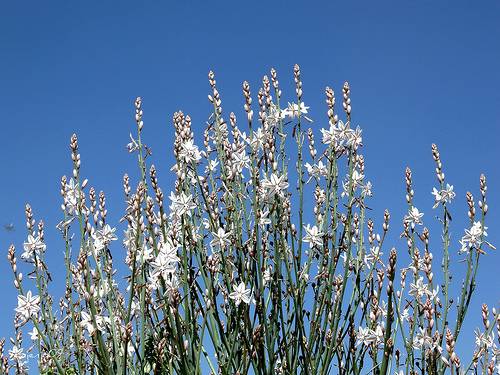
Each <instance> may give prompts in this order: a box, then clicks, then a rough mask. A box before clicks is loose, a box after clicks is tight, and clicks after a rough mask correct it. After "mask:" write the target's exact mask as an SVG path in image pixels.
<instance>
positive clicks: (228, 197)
mask: <svg viewBox="0 0 500 375" xmlns="http://www.w3.org/2000/svg"><path fill="white" fill-rule="evenodd" d="M293 76H294V81H295V99H294V102H293V103H288V105H287V106H283V108H282V98H281V97H282V93H281V90H280V86H279V82H278V78H277V73H276V71H275V70H274V69H272V70H271V74H270V76H269V77H268V76H265V77H264V78H263V80H262V87H261V88H260V89H259V90H258V93H257V105H255V103H253V98H252V95H251V92H250V86H249V84H248V83H247V82H244V83H243V97H244V102H245V103H244V111H245V113H246V118H245V120H244V121H243V122H244V123H245V126H244V127H245V130H242V129H243V127H240V126H239V125H238V124H237V121H236V116H235V115H234V113H231V114H229V116H228V117H227V120H228V121H227V120H226V116H225V114H224V112H223V109H222V101H221V97H220V94H219V92H218V90H217V86H216V81H215V76H214V73H213V72H210V73H209V76H208V78H209V84H210V95H209V96H208V99H209V101H210V103H211V105H212V107H213V110H212V114H211V115H210V117H209V118H208V121H207V126H206V128H205V131H204V134H203V140H202V142H203V147H202V148H200V147H199V146H198V145H197V144H196V141H195V137H194V133H193V130H192V124H191V119H190V117H189V116H188V115H185V114H184V113H182V112H176V113H175V114H174V116H173V124H174V127H175V141H174V145H173V153H174V156H175V165H174V166H173V167H172V171H173V173H174V174H175V185H174V186H173V190H172V191H171V192H170V194H169V196H168V198H165V196H164V193H163V190H162V189H161V187H160V184H159V182H158V177H157V170H156V168H155V166H154V165H151V164H150V163H149V160H150V158H148V156H149V154H150V150H149V148H147V146H146V145H145V144H144V143H143V139H142V138H143V130H144V122H143V107H142V100H141V98H137V100H136V101H135V121H136V124H137V128H136V130H137V131H136V133H135V135H130V143H129V144H128V145H127V148H128V151H129V152H130V153H131V154H133V155H136V156H137V160H138V168H139V172H140V173H139V177H138V179H137V181H135V182H134V181H132V179H131V178H130V177H129V176H128V175H125V176H124V178H123V190H124V196H125V201H126V209H125V212H124V214H123V217H122V222H123V223H124V225H126V229H125V231H124V233H123V236H121V237H122V238H121V242H122V243H123V247H124V249H125V250H124V252H125V257H124V258H125V265H126V267H123V268H125V269H126V271H127V275H126V278H125V282H123V281H121V279H120V276H119V275H120V272H119V271H118V270H117V268H115V264H114V263H115V262H116V259H118V258H119V257H117V256H116V249H115V246H114V245H112V243H113V242H114V241H117V240H118V234H117V233H116V229H115V228H114V227H113V226H112V225H111V224H110V223H109V222H108V218H107V206H106V198H105V195H104V193H103V192H100V193H97V191H96V190H95V189H94V188H93V187H90V188H89V184H88V180H87V179H84V178H83V177H82V175H81V168H80V167H81V161H80V154H79V145H78V140H77V137H76V135H73V136H72V137H71V141H70V151H71V159H72V162H73V170H72V174H71V176H70V177H69V178H68V177H66V176H64V177H62V179H61V185H60V186H61V198H62V205H61V208H62V213H63V218H62V220H61V222H60V223H59V224H58V225H57V228H58V230H59V231H60V232H61V235H62V239H63V241H64V246H65V257H64V261H65V264H66V275H65V294H64V296H62V297H61V298H60V299H59V301H57V302H56V301H54V298H53V297H52V295H51V294H50V292H49V285H50V283H51V281H52V276H51V274H50V273H49V270H48V268H47V266H46V262H45V252H46V244H45V239H44V230H45V228H44V223H43V222H42V221H39V222H37V221H36V220H35V219H34V215H33V212H32V209H31V207H30V206H29V205H27V206H26V226H27V239H26V242H25V243H24V245H23V250H24V251H23V252H22V253H21V255H20V259H21V261H22V263H26V264H23V265H22V267H18V253H16V250H15V248H14V246H13V245H12V246H11V247H10V248H9V251H8V260H9V262H10V264H11V266H12V271H13V275H14V285H15V287H16V288H17V290H18V306H17V308H16V309H15V319H14V326H15V335H14V337H13V338H11V339H10V341H11V344H10V345H8V347H6V345H5V341H2V342H1V345H0V355H1V359H2V361H1V366H0V373H2V374H3V373H8V372H9V371H15V372H16V373H26V372H27V366H28V362H30V361H28V359H27V358H28V357H27V355H28V353H34V357H35V358H36V362H37V366H38V368H39V371H40V372H41V373H64V374H82V373H95V374H127V373H129V374H145V373H148V374H150V373H151V374H173V373H175V374H199V373H209V372H210V373H213V374H247V373H254V374H296V373H302V374H329V373H338V374H366V373H372V372H373V373H376V374H387V373H397V374H402V373H404V374H424V373H425V374H444V373H451V374H462V373H467V372H476V373H477V372H482V373H484V374H492V373H493V372H495V371H496V372H498V371H500V360H499V358H500V350H499V348H500V346H499V341H498V339H499V333H500V332H499V331H500V315H499V311H498V310H496V309H495V308H492V309H490V308H489V307H488V306H486V305H483V306H482V308H481V313H482V319H483V327H482V328H481V329H480V330H478V331H477V332H476V334H475V337H476V347H475V351H474V352H473V354H472V355H471V356H470V358H460V357H459V356H458V354H457V353H456V351H455V347H456V341H457V340H458V339H459V337H461V336H460V334H461V333H462V325H463V322H464V319H465V316H466V313H467V312H468V309H469V305H470V301H471V297H472V295H473V292H474V290H475V288H476V282H475V280H476V276H477V272H478V266H479V261H480V259H481V258H482V257H483V256H485V253H487V252H488V250H489V249H494V247H493V245H491V244H490V243H489V242H488V241H487V240H486V237H487V232H486V230H487V227H486V226H485V218H486V215H487V213H488V204H487V201H486V192H487V186H486V179H485V177H484V175H481V177H480V186H479V199H475V198H474V197H473V196H472V194H471V193H467V196H466V202H467V205H468V215H469V219H470V226H469V227H468V228H467V229H466V230H465V234H464V235H463V237H462V238H461V239H460V241H458V239H457V240H452V239H451V235H450V225H451V213H450V204H451V202H452V200H453V199H454V198H455V193H454V191H453V186H451V185H449V184H448V182H447V181H446V179H445V175H444V172H443V166H442V162H441V157H440V154H439V151H438V148H437V146H435V145H432V157H433V159H434V161H435V165H436V177H437V187H435V188H434V190H433V192H432V194H433V195H434V197H435V205H434V207H433V208H434V209H436V210H438V211H439V214H438V215H439V216H440V225H441V228H442V232H441V233H439V234H438V235H436V238H438V240H436V241H434V242H432V245H431V242H430V231H429V230H428V229H427V228H426V227H425V226H424V225H423V224H424V223H423V213H421V212H420V210H419V209H418V208H417V207H415V205H414V190H413V182H412V172H411V170H410V169H409V168H407V169H406V172H405V176H404V177H405V181H406V203H407V206H408V212H407V214H406V215H405V216H404V218H403V220H402V221H401V222H396V224H393V223H392V222H391V215H390V214H389V212H388V211H387V210H386V211H385V212H384V213H381V214H380V219H381V222H380V224H378V225H376V224H375V221H374V220H373V219H372V218H371V217H370V215H372V214H373V212H371V211H370V210H369V207H368V206H367V204H368V203H367V202H368V200H369V198H370V197H371V195H372V185H371V183H370V182H369V181H368V180H367V178H366V176H365V159H364V157H363V155H362V153H361V150H362V132H361V129H360V128H359V127H354V126H353V125H352V119H351V110H352V104H351V89H350V86H349V84H348V83H347V82H346V83H345V84H344V86H343V87H342V94H341V101H342V103H341V107H342V109H343V112H344V115H345V117H344V120H341V119H340V118H339V114H340V113H341V112H342V111H337V110H336V109H335V102H336V97H335V95H334V91H333V90H332V89H331V88H328V87H327V88H326V90H325V94H326V110H327V118H328V126H327V127H326V128H324V129H321V138H320V140H321V141H320V142H316V139H315V137H316V136H318V134H316V132H315V129H314V128H307V125H308V124H309V123H311V122H312V120H311V119H310V118H309V117H308V109H309V107H307V106H306V105H305V103H304V100H303V92H302V80H301V71H300V68H299V66H298V65H296V66H295V67H294V71H293ZM254 109H255V110H256V111H257V112H258V113H257V115H254ZM317 143H319V144H320V147H317ZM390 225H391V227H392V226H396V227H398V226H401V228H402V229H401V230H402V233H401V237H402V238H403V239H404V242H405V245H403V248H400V249H398V250H396V248H394V247H392V246H390V245H387V244H386V242H388V241H387V234H388V231H389V226H390ZM398 232H399V230H398ZM112 253H114V254H115V256H113V257H112ZM434 254H436V255H437V258H438V259H436V257H435V255H434ZM452 254H453V255H458V256H459V257H460V258H461V259H463V260H464V262H463V265H464V267H465V273H464V274H465V278H464V280H463V284H462V285H461V289H460V290H461V294H460V297H459V299H458V300H455V301H454V300H452V298H451V297H450V286H451V262H450V257H451V255H452ZM436 261H439V262H440V264H439V265H438V266H436V264H435V263H436ZM439 266H440V267H441V270H440V271H438V272H437V274H438V275H439V277H435V269H436V267H439ZM21 268H23V269H24V268H27V269H28V270H27V271H26V272H27V275H28V276H27V277H24V276H23V275H24V274H23V273H22V272H21V270H20V269H21ZM118 268H119V267H118ZM438 269H439V268H438ZM122 276H123V275H122ZM54 278H55V279H60V278H61V277H60V275H56V276H54ZM33 290H36V291H33ZM28 329H31V331H30V332H29V333H28V332H27V331H28ZM26 334H28V335H29V337H26ZM4 350H6V351H8V353H4ZM34 360H35V359H33V361H34ZM468 361H469V362H468Z"/></svg>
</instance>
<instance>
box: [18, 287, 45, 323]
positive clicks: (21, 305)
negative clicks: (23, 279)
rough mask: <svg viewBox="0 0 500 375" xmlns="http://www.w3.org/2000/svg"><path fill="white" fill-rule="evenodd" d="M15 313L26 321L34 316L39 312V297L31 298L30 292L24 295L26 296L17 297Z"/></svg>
mask: <svg viewBox="0 0 500 375" xmlns="http://www.w3.org/2000/svg"><path fill="white" fill-rule="evenodd" d="M15 311H16V312H17V313H18V314H19V315H21V316H22V317H23V318H24V319H26V320H28V319H29V318H31V317H32V316H36V315H37V314H38V311H40V296H33V294H32V293H31V290H29V291H28V293H26V296H23V295H18V296H17V307H16V309H15Z"/></svg>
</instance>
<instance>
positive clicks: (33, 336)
mask: <svg viewBox="0 0 500 375" xmlns="http://www.w3.org/2000/svg"><path fill="white" fill-rule="evenodd" d="M28 334H29V335H30V338H31V339H32V340H33V341H36V340H38V338H39V337H40V336H39V335H38V330H37V329H36V327H33V329H32V330H31V332H28Z"/></svg>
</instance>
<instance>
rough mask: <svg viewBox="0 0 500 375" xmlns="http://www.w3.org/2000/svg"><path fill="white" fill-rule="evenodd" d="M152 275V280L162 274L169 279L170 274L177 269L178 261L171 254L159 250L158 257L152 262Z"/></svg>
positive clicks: (155, 279) (164, 278) (165, 278)
mask: <svg viewBox="0 0 500 375" xmlns="http://www.w3.org/2000/svg"><path fill="white" fill-rule="evenodd" d="M150 266H151V269H150V276H151V280H152V282H155V281H157V280H158V279H159V278H160V276H161V277H162V278H163V280H167V279H168V278H169V276H170V275H172V274H173V273H175V271H176V263H175V262H174V261H173V259H172V257H171V256H170V255H169V254H165V253H163V252H159V253H158V255H157V256H156V258H155V259H154V260H153V261H152V262H151V264H150Z"/></svg>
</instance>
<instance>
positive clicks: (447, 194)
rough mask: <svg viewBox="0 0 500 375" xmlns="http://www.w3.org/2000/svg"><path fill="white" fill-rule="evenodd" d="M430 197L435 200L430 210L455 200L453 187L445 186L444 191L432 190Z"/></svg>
mask: <svg viewBox="0 0 500 375" xmlns="http://www.w3.org/2000/svg"><path fill="white" fill-rule="evenodd" d="M432 195H434V198H435V199H436V203H435V204H434V206H432V208H436V207H437V206H439V205H440V204H445V203H449V202H451V201H452V199H453V198H455V192H454V191H453V185H450V184H446V189H442V190H437V189H436V188H433V189H432Z"/></svg>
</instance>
